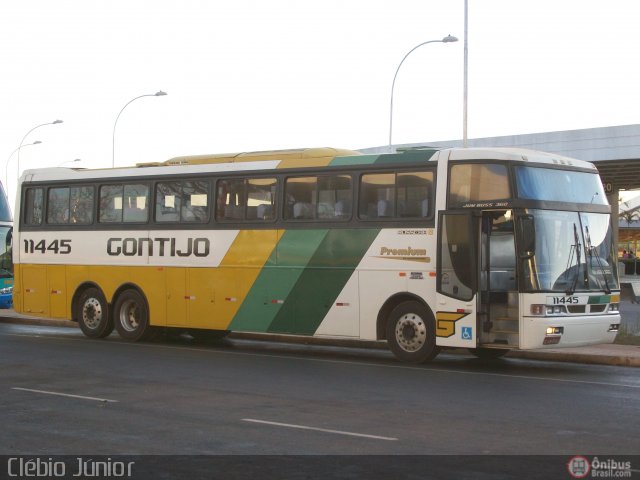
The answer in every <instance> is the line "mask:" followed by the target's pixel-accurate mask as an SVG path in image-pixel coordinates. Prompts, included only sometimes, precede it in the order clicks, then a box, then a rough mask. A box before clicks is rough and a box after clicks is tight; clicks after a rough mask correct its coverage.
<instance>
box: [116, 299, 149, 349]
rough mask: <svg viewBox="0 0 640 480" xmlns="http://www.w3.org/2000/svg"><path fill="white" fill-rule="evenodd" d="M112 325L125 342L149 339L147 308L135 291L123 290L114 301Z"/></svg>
mask: <svg viewBox="0 0 640 480" xmlns="http://www.w3.org/2000/svg"><path fill="white" fill-rule="evenodd" d="M113 311H114V321H115V322H114V323H115V325H116V330H117V331H118V334H119V335H120V336H121V337H122V338H124V339H125V340H131V341H133V342H137V341H138V340H143V339H145V338H147V337H149V335H150V333H151V327H150V326H149V307H148V306H147V301H146V300H145V298H144V297H143V296H142V294H141V293H140V292H138V291H137V290H125V291H124V292H122V293H121V294H120V295H119V296H118V299H117V300H116V303H115V306H114V308H113Z"/></svg>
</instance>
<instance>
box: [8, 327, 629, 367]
mask: <svg viewBox="0 0 640 480" xmlns="http://www.w3.org/2000/svg"><path fill="white" fill-rule="evenodd" d="M0 322H3V323H14V324H22V325H37V326H45V327H63V328H76V329H77V328H78V324H77V323H75V322H72V321H70V320H54V319H50V318H36V317H26V316H15V317H14V316H0ZM229 338H237V339H243V340H269V341H272V342H282V343H295V344H302V345H321V346H334V347H335V346H337V347H349V348H369V349H376V350H384V349H386V348H387V346H386V342H383V341H379V342H370V341H365V340H349V339H339V340H336V339H333V338H331V339H329V338H317V337H303V336H295V335H278V334H265V333H241V332H234V333H231V334H230V335H229ZM625 347H626V346H624V345H620V348H621V349H622V350H624V349H625ZM631 348H637V347H633V346H631ZM445 351H447V350H445ZM455 351H459V352H463V351H464V350H451V351H448V352H455ZM465 354H466V353H465ZM469 355H471V354H469ZM505 358H523V359H527V360H542V361H547V362H571V363H584V364H591V365H613V366H621V367H640V356H625V355H622V354H621V355H610V354H587V353H580V352H576V351H571V349H568V350H562V351H557V350H553V351H545V350H513V351H511V352H509V353H508V354H507V355H506V356H505Z"/></svg>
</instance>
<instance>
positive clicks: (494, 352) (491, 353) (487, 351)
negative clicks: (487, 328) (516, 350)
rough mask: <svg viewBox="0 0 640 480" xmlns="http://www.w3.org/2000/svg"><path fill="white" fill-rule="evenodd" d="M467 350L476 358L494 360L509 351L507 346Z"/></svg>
mask: <svg viewBox="0 0 640 480" xmlns="http://www.w3.org/2000/svg"><path fill="white" fill-rule="evenodd" d="M469 351H470V352H471V353H472V354H473V355H475V356H476V357H478V358H482V359H483V360H494V359H496V358H500V357H504V356H505V355H506V354H507V353H509V349H507V348H482V347H478V348H470V349H469Z"/></svg>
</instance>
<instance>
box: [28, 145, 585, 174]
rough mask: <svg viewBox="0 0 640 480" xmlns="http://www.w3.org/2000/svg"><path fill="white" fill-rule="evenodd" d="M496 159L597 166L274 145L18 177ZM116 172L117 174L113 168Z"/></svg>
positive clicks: (521, 155) (551, 159)
mask: <svg viewBox="0 0 640 480" xmlns="http://www.w3.org/2000/svg"><path fill="white" fill-rule="evenodd" d="M436 159H449V160H489V161H490V160H502V161H516V162H530V163H539V164H545V163H546V164H549V165H559V166H566V167H574V168H584V169H591V170H594V171H597V169H596V167H595V166H594V165H593V164H592V163H589V162H585V161H583V160H577V159H574V158H569V157H564V156H561V155H556V154H551V153H545V152H539V151H536V150H527V149H521V148H502V147H501V148H449V149H443V150H439V149H437V148H433V147H425V148H413V149H410V150H406V151H402V152H398V153H392V154H388V153H386V154H367V155H363V154H361V153H359V152H356V151H353V150H344V149H336V148H307V149H296V150H275V151H266V152H246V153H234V154H214V155H193V156H184V157H175V158H172V159H170V160H167V161H165V162H151V163H139V164H137V165H136V166H133V167H118V168H115V169H113V168H103V169H91V170H86V169H75V168H64V167H55V168H54V167H52V168H41V169H33V170H26V171H25V172H24V173H23V177H22V180H24V181H30V182H37V181H51V180H54V181H55V180H65V179H70V178H75V179H89V178H96V179H97V178H111V177H114V176H115V175H117V176H126V177H142V176H153V175H165V174H180V173H186V172H185V167H188V171H189V173H192V174H198V173H223V172H238V171H252V170H253V171H256V170H263V171H267V170H273V169H283V168H304V167H325V166H347V165H352V166H356V165H366V164H368V165H390V164H398V165H406V164H421V163H422V164H423V163H425V162H427V161H429V160H436ZM116 172H117V173H116Z"/></svg>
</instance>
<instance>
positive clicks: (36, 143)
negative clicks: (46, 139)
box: [4, 139, 42, 197]
mask: <svg viewBox="0 0 640 480" xmlns="http://www.w3.org/2000/svg"><path fill="white" fill-rule="evenodd" d="M23 141H24V139H23ZM40 143H42V142H41V141H40V140H36V141H35V142H33V143H27V144H26V145H20V146H19V147H18V148H16V149H15V150H14V151H13V152H11V155H9V158H7V163H6V164H5V166H4V185H5V187H6V189H7V197H9V162H10V161H11V157H13V154H14V153H16V152H18V154H20V149H22V148H24V147H30V146H31V145H38V144H40Z"/></svg>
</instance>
